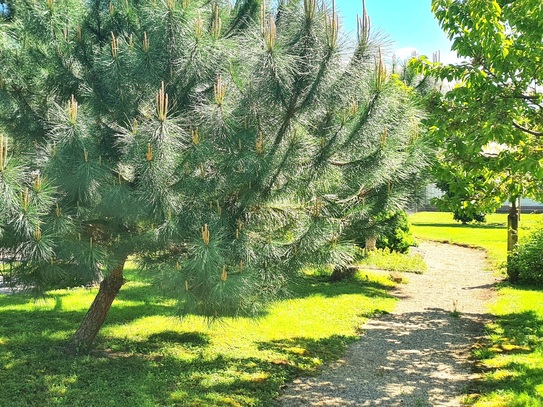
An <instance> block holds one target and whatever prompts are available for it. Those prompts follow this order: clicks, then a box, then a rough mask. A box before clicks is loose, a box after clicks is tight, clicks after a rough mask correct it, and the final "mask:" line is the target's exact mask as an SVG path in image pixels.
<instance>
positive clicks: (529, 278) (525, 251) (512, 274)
mask: <svg viewBox="0 0 543 407" xmlns="http://www.w3.org/2000/svg"><path fill="white" fill-rule="evenodd" d="M507 274H508V275H509V279H510V280H511V281H512V282H516V281H519V282H524V283H530V284H534V285H543V228H541V229H538V230H536V231H535V232H533V233H532V234H531V235H529V236H528V237H527V238H526V240H525V241H524V242H523V243H522V244H520V245H519V246H517V248H516V249H515V250H514V252H513V253H512V254H511V255H510V256H509V257H508V259H507Z"/></svg>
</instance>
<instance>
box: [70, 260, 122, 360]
mask: <svg viewBox="0 0 543 407" xmlns="http://www.w3.org/2000/svg"><path fill="white" fill-rule="evenodd" d="M125 262H126V258H125V259H123V260H122V261H121V262H120V263H119V265H118V266H117V267H115V268H114V269H113V270H112V271H111V272H110V273H109V274H108V275H107V276H106V277H105V278H104V279H103V280H102V282H101V283H100V289H99V290H98V294H96V297H95V298H94V301H93V302H92V304H91V306H90V308H89V310H88V311H87V314H86V315H85V318H84V319H83V321H82V322H81V325H80V326H79V328H78V329H77V331H76V332H75V333H74V334H73V336H72V337H71V338H70V340H69V342H68V346H67V349H68V351H69V352H73V353H79V352H81V351H87V350H89V349H90V347H91V346H92V343H93V342H94V338H96V335H97V334H98V332H99V331H100V328H101V327H102V324H103V323H104V321H105V320H106V317H107V314H108V312H109V309H110V308H111V304H112V303H113V300H114V299H115V297H117V294H118V292H119V290H120V289H121V287H122V285H123V284H124V278H123V270H124V264H125Z"/></svg>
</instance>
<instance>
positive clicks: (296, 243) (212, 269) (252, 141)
mask: <svg viewBox="0 0 543 407" xmlns="http://www.w3.org/2000/svg"><path fill="white" fill-rule="evenodd" d="M15 1H16V0H15ZM15 8H16V9H17V13H16V14H15V15H14V18H13V22H11V23H8V24H3V25H2V28H1V35H2V36H3V38H4V39H6V40H5V41H2V42H1V43H0V52H1V55H2V59H3V63H4V66H5V68H4V70H3V71H2V72H1V73H0V83H1V86H0V89H1V90H0V126H1V128H2V129H3V132H4V134H5V135H6V136H4V137H3V144H2V145H3V147H2V157H3V161H2V163H1V176H0V195H1V198H2V199H1V200H0V202H2V208H1V209H2V211H1V213H2V215H1V218H0V224H1V230H2V238H1V239H2V240H1V241H0V245H1V246H2V247H3V248H5V249H7V250H9V251H10V252H11V253H12V254H13V256H14V259H17V260H18V262H17V263H15V267H16V271H17V275H18V278H19V279H20V281H25V282H28V283H29V284H32V285H35V286H37V287H41V286H45V287H46V286H47V285H49V284H51V283H56V284H58V283H62V284H66V283H72V284H74V283H77V284H80V283H81V282H87V281H101V283H100V289H99V291H98V294H97V296H96V298H95V300H94V302H93V304H92V305H91V307H90V309H89V311H88V313H87V315H86V317H85V319H84V321H83V322H82V324H81V326H80V327H79V329H78V330H77V332H76V333H75V334H74V336H73V337H72V339H71V342H70V347H71V348H72V349H74V350H80V349H87V348H89V347H90V346H91V344H92V342H93V340H94V338H95V336H96V334H97V333H98V331H99V329H100V326H101V325H102V323H103V322H104V320H105V318H106V315H107V312H108V310H109V308H110V306H111V304H112V302H113V300H114V298H115V296H116V294H117V293H118V291H119V290H120V289H121V286H122V284H123V282H124V280H123V268H124V264H125V262H126V260H127V258H128V257H129V256H134V255H136V256H137V259H138V261H139V263H140V266H141V267H142V268H144V269H147V270H148V271H149V273H151V274H152V275H153V276H155V277H156V278H157V280H160V281H162V282H164V285H165V286H167V287H169V288H170V289H173V290H175V291H177V293H178V294H179V299H180V304H181V306H182V308H183V309H184V311H185V312H198V313H202V314H205V315H208V316H210V317H215V316H218V315H220V314H224V313H225V312H226V313H235V312H249V311H254V310H256V309H258V305H259V304H261V303H263V302H265V301H266V300H268V299H270V298H274V297H275V296H276V295H277V294H278V293H280V292H281V291H284V290H285V289H286V282H287V279H288V276H289V275H292V273H295V272H297V271H299V270H300V269H301V268H303V267H306V266H307V265H308V264H336V265H338V266H339V267H344V266H346V265H347V264H348V263H349V262H350V261H351V259H352V254H353V245H352V243H351V242H350V241H349V240H348V239H346V238H345V233H344V230H345V229H346V228H348V227H349V225H350V224H352V223H354V222H360V221H363V220H364V219H365V220H366V222H368V221H369V220H370V219H372V218H373V217H374V216H376V215H377V214H379V213H381V212H382V211H385V210H387V211H390V210H398V209H401V208H402V207H404V206H405V205H406V204H407V203H408V202H409V197H410V192H411V189H412V188H411V185H413V183H416V182H417V179H418V177H419V176H420V174H421V171H422V170H423V169H424V168H425V166H426V164H427V162H426V161H427V160H426V147H425V143H424V140H423V139H422V138H421V137H418V130H419V117H420V111H419V109H418V107H417V104H416V103H415V102H414V100H413V98H412V97H411V96H412V95H411V91H410V90H409V88H407V87H406V86H405V85H404V84H403V83H402V82H401V81H400V80H399V79H398V78H397V77H395V76H389V75H387V73H386V70H385V67H384V65H383V62H382V56H381V51H380V48H379V43H378V42H377V41H376V39H375V38H374V37H373V36H372V35H371V34H370V30H369V19H368V18H367V16H366V15H365V13H364V15H363V17H362V18H361V19H360V24H359V25H360V27H359V37H358V41H357V48H356V50H355V52H354V54H353V55H352V57H351V59H350V61H348V62H345V59H344V47H343V44H342V37H341V36H340V31H339V19H338V16H337V14H336V12H335V10H334V8H333V6H330V7H328V6H323V7H321V6H320V5H319V6H318V5H317V2H316V1H315V0H304V1H303V2H291V1H289V2H280V3H279V5H278V7H277V9H273V10H272V9H270V7H269V6H268V5H266V3H261V2H260V1H258V0H240V1H237V2H236V3H235V5H233V6H232V5H231V3H230V2H229V1H224V2H222V1H213V2H209V1H190V2H189V1H179V0H178V1H176V0H168V1H164V2H161V1H158V2H151V3H140V2H137V1H134V2H125V1H119V2H116V1H112V2H103V1H100V0H94V1H90V2H84V3H80V2H77V1H71V0H63V1H59V0H44V1H43V2H30V3H29V2H26V1H16V4H15Z"/></svg>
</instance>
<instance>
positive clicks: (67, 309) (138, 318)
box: [0, 271, 395, 407]
mask: <svg viewBox="0 0 543 407" xmlns="http://www.w3.org/2000/svg"><path fill="white" fill-rule="evenodd" d="M127 274H128V279H129V280H131V281H130V282H129V283H127V284H126V285H125V286H124V287H123V289H122V290H121V292H120V294H119V297H118V299H117V300H116V301H115V302H114V304H113V307H112V309H111V312H110V315H109V316H108V319H107V321H106V324H105V325H104V328H103V329H102V331H101V333H100V335H99V337H98V339H97V342H96V351H95V352H93V353H92V354H91V355H87V356H79V357H73V356H68V355H66V354H64V353H63V350H62V346H63V344H64V343H65V341H66V339H67V338H68V337H69V335H70V334H72V333H73V332H74V330H75V329H76V328H77V325H78V323H79V322H80V321H81V320H82V318H83V316H84V315H85V312H86V310H87V308H88V306H89V305H90V303H91V301H92V299H93V297H94V295H95V293H96V290H94V289H92V290H87V289H74V290H56V291H51V292H49V293H47V296H46V297H45V298H43V299H41V300H37V301H36V300H34V299H33V298H31V297H28V296H26V295H20V294H18V295H12V296H10V295H0V406H6V407H19V406H20V407H23V406H24V407H27V406H39V407H43V406H70V407H74V406H84V407H92V406H96V407H108V406H112V407H113V406H115V407H119V406H121V407H124V406H126V407H139V406H183V407H196V406H199V407H207V406H271V405H272V403H273V399H274V398H275V397H276V396H277V395H278V394H279V391H280V387H281V386H282V385H283V384H284V383H285V382H288V381H291V380H292V379H293V378H294V377H296V376H298V375H301V374H311V373H313V372H315V371H316V370H318V368H319V367H320V366H321V365H322V364H323V363H326V362H329V361H331V360H336V359H338V358H340V357H341V355H342V354H343V352H344V351H345V347H346V345H347V344H349V343H350V342H353V341H355V340H357V339H358V337H359V329H360V327H361V325H362V324H363V323H364V321H365V320H366V319H367V318H368V317H369V316H371V315H373V314H375V313H380V312H388V311H391V310H392V308H393V306H394V302H395V299H393V298H392V297H391V296H389V295H388V293H387V291H388V289H389V288H390V286H391V284H392V283H391V282H390V281H389V280H387V279H386V277H384V276H378V275H374V274H372V273H371V272H365V273H364V276H363V278H359V279H358V278H355V279H351V280H346V281H342V282H337V283H330V282H328V279H327V278H326V277H322V276H307V277H305V278H300V280H299V281H297V282H296V284H294V285H293V287H292V290H293V295H292V298H290V299H286V300H282V301H278V302H276V303H274V304H272V305H271V306H270V307H269V308H268V309H267V310H266V312H265V313H264V314H263V315H262V317H260V318H258V319H250V318H243V317H240V318H236V319H232V318H230V319H223V320H219V321H215V322H213V323H209V321H206V320H205V319H203V318H200V317H196V316H188V317H185V318H183V319H180V318H178V317H176V316H175V301H174V299H172V298H168V297H165V296H163V295H162V294H161V293H160V292H157V291H156V290H155V289H154V288H153V286H151V285H150V284H148V283H146V282H145V280H144V279H142V278H140V277H138V276H137V274H135V273H134V272H130V271H129V272H128V273H127ZM366 275H368V276H369V280H366Z"/></svg>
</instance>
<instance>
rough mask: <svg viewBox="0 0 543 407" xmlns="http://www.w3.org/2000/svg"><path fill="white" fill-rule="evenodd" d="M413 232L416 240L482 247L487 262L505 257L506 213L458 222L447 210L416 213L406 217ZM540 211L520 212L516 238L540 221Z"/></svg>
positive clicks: (541, 219)
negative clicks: (486, 254) (531, 212)
mask: <svg viewBox="0 0 543 407" xmlns="http://www.w3.org/2000/svg"><path fill="white" fill-rule="evenodd" d="M409 220H410V221H411V223H412V225H413V234H414V235H415V237H417V238H419V239H427V240H435V241H438V242H446V243H455V244H462V245H468V246H471V247H480V248H484V249H485V250H486V251H487V252H488V256H489V259H490V260H491V262H492V263H493V264H494V265H496V264H501V263H504V262H505V260H506V259H507V214H505V213H494V214H489V215H487V217H486V223H481V224H478V223H474V224H469V225H462V224H461V223H459V222H457V221H455V220H454V219H453V215H452V213H449V212H418V213H415V214H413V215H410V216H409ZM542 222H543V215H542V214H521V215H520V225H519V239H520V240H522V237H523V236H525V235H526V233H527V231H529V230H530V229H531V228H534V227H536V226H537V225H538V224H540V225H541V224H543V223H542Z"/></svg>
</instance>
